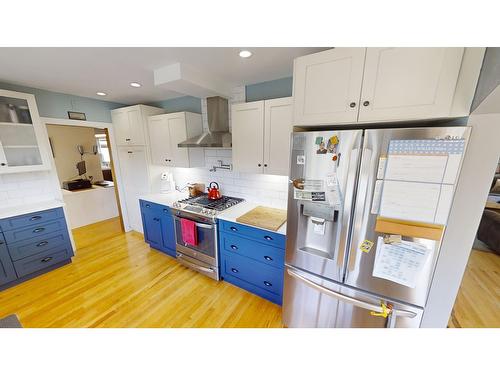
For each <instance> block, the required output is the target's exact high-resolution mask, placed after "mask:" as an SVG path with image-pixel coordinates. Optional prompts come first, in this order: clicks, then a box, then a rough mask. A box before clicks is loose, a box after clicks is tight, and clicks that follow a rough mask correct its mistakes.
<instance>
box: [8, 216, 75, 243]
mask: <svg viewBox="0 0 500 375" xmlns="http://www.w3.org/2000/svg"><path fill="white" fill-rule="evenodd" d="M67 230H68V229H67V228H66V221H65V220H64V218H62V219H57V220H55V221H50V222H46V223H39V224H36V225H31V226H29V227H24V228H20V229H13V230H8V231H5V232H4V236H5V240H6V241H7V244H8V246H10V245H11V244H12V242H17V241H22V240H27V239H33V241H35V240H34V239H35V238H39V237H41V236H46V235H47V234H50V233H54V232H58V231H67Z"/></svg>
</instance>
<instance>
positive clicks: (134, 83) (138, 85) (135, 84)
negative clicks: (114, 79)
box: [130, 82, 142, 87]
mask: <svg viewBox="0 0 500 375" xmlns="http://www.w3.org/2000/svg"><path fill="white" fill-rule="evenodd" d="M130 86H132V87H141V86H142V85H141V84H140V83H139V82H130Z"/></svg>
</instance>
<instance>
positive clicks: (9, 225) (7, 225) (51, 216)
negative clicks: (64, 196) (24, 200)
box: [0, 208, 64, 231]
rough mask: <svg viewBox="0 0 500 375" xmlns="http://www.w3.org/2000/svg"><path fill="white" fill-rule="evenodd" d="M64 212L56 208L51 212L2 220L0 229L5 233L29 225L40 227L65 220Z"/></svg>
mask: <svg viewBox="0 0 500 375" xmlns="http://www.w3.org/2000/svg"><path fill="white" fill-rule="evenodd" d="M63 217H64V211H63V209H62V208H54V209H51V210H46V211H40V212H34V213H31V214H26V215H20V216H14V217H9V218H7V219H2V220H0V228H1V229H2V230H3V231H7V230H12V229H18V228H23V227H26V226H28V225H35V224H36V225H40V224H44V223H46V222H48V221H52V220H55V219H59V218H63Z"/></svg>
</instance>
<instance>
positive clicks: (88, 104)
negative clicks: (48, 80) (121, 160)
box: [0, 82, 125, 122]
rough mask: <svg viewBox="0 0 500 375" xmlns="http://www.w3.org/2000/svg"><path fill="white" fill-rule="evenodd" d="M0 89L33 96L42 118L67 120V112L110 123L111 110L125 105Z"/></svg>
mask: <svg viewBox="0 0 500 375" xmlns="http://www.w3.org/2000/svg"><path fill="white" fill-rule="evenodd" d="M0 89H4V90H12V91H19V92H26V93H29V94H33V95H35V98H36V104H37V106H38V112H39V113H40V116H42V117H55V118H65V119H67V118H68V111H75V112H84V113H85V115H86V116H87V120H88V121H102V122H111V113H110V112H109V111H110V110H112V109H115V108H119V107H125V104H120V103H114V102H106V101H103V100H97V99H91V98H85V97H83V96H76V95H68V94H61V93H58V92H53V91H47V90H42V89H35V88H32V87H25V86H18V85H12V84H9V83H3V82H0Z"/></svg>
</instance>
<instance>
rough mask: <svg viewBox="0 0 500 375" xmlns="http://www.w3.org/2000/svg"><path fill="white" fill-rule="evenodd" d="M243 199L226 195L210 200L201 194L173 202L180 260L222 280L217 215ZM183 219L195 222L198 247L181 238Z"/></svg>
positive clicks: (190, 266) (192, 267) (213, 277)
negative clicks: (220, 276)
mask: <svg viewBox="0 0 500 375" xmlns="http://www.w3.org/2000/svg"><path fill="white" fill-rule="evenodd" d="M242 201H243V199H241V198H234V197H227V196H223V197H222V198H220V199H217V200H210V199H208V196H207V194H202V195H199V196H197V197H190V198H187V199H183V200H180V201H177V202H174V204H173V205H172V209H173V210H172V211H173V215H174V219H175V238H176V253H177V260H178V261H179V262H180V263H182V264H183V265H185V266H186V267H189V268H191V269H194V270H196V271H198V272H200V273H202V274H204V275H206V276H208V277H210V278H212V279H215V280H219V255H218V242H219V241H218V238H217V215H218V214H219V213H220V212H222V211H224V210H225V209H228V208H230V207H232V206H234V205H236V204H238V203H240V202H242ZM181 219H188V220H192V221H194V222H195V225H196V234H197V244H196V246H193V245H190V244H187V243H185V242H184V241H183V240H182V229H181Z"/></svg>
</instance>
